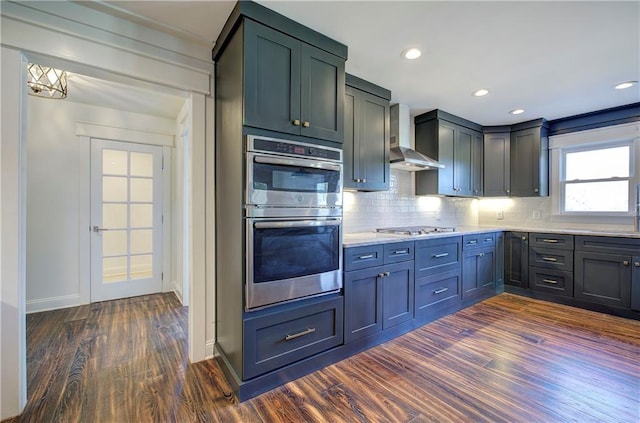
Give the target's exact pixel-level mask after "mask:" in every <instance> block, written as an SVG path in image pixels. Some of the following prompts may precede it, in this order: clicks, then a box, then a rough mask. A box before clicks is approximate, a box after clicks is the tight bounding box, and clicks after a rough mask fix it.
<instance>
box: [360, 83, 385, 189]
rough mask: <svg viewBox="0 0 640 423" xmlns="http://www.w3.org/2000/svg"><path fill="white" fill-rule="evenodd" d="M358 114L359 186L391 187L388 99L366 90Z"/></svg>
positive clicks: (364, 187) (363, 187) (373, 187)
mask: <svg viewBox="0 0 640 423" xmlns="http://www.w3.org/2000/svg"><path fill="white" fill-rule="evenodd" d="M358 110H360V115H359V124H360V131H359V135H360V137H359V140H358V143H357V146H358V150H359V151H358V153H357V154H358V155H359V156H360V174H361V175H362V179H363V180H362V181H361V184H360V187H361V188H362V189H363V190H366V191H384V190H388V189H389V102H388V101H387V100H384V99H382V98H380V97H376V96H374V95H371V94H369V93H365V92H363V93H362V95H361V105H360V107H359V108H358Z"/></svg>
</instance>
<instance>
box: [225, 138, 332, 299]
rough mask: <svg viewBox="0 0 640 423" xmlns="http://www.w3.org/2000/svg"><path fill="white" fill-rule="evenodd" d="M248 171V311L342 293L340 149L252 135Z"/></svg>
mask: <svg viewBox="0 0 640 423" xmlns="http://www.w3.org/2000/svg"><path fill="white" fill-rule="evenodd" d="M245 172H246V175H245V178H246V179H245V181H246V182H245V183H246V186H245V199H244V201H245V203H244V211H245V228H246V240H245V241H246V291H245V308H246V309H247V310H250V309H254V308H259V307H264V306H267V305H270V304H275V303H279V302H283V301H290V300H295V299H299V298H304V297H308V296H313V295H321V294H326V293H330V292H335V291H338V290H340V288H342V254H341V251H342V151H341V150H340V149H336V148H330V147H323V146H318V145H311V144H305V143H301V142H294V141H287V140H281V139H275V138H268V137H260V136H253V135H248V136H247V137H246V153H245ZM218 248H224V246H223V245H221V246H219V247H218Z"/></svg>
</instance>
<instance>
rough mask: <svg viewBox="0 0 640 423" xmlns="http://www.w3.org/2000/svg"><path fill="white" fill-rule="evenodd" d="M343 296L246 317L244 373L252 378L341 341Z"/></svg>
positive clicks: (342, 333) (244, 376)
mask: <svg viewBox="0 0 640 423" xmlns="http://www.w3.org/2000/svg"><path fill="white" fill-rule="evenodd" d="M343 335H344V327H343V298H342V297H338V298H331V299H329V300H324V301H320V302H318V303H315V304H311V305H305V306H303V307H299V308H295V309H291V310H287V311H284V312H279V313H273V314H270V315H265V316H261V317H256V318H253V319H247V320H245V321H244V348H245V353H244V374H243V379H245V380H246V379H250V378H252V377H255V376H258V375H260V374H263V373H266V372H268V371H270V370H274V369H277V368H279V367H282V366H286V365H287V364H291V363H293V362H295V361H298V360H302V359H304V358H306V357H309V356H311V355H313V354H317V353H319V352H322V351H324V350H327V349H329V348H331V347H335V346H337V345H340V344H342V342H343V339H344V337H343Z"/></svg>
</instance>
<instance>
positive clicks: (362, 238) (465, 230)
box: [342, 227, 507, 247]
mask: <svg viewBox="0 0 640 423" xmlns="http://www.w3.org/2000/svg"><path fill="white" fill-rule="evenodd" d="M505 230H507V229H504V228H487V227H459V228H456V231H455V232H431V233H429V234H421V235H401V234H385V233H376V232H357V233H351V234H344V235H343V237H342V245H343V246H345V247H359V246H364V245H375V244H386V243H389V242H401V241H418V240H422V239H431V238H445V237H452V236H461V235H473V234H482V233H488V232H503V231H505Z"/></svg>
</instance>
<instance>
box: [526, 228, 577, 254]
mask: <svg viewBox="0 0 640 423" xmlns="http://www.w3.org/2000/svg"><path fill="white" fill-rule="evenodd" d="M529 246H530V247H542V248H560V249H563V250H573V235H564V234H545V233H535V232H532V233H530V234H529Z"/></svg>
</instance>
